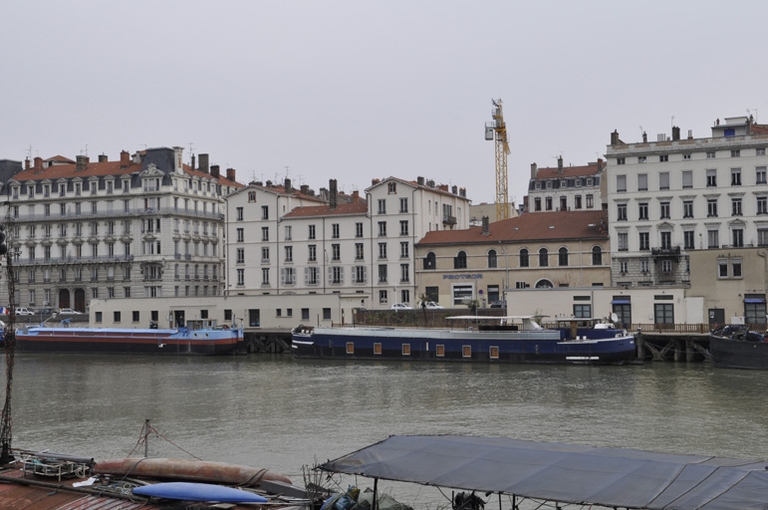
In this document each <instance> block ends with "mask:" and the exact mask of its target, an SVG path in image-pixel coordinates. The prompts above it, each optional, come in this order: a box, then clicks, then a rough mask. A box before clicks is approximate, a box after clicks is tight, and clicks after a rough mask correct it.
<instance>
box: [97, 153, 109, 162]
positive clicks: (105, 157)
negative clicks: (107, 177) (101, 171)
mask: <svg viewBox="0 0 768 510" xmlns="http://www.w3.org/2000/svg"><path fill="white" fill-rule="evenodd" d="M107 161H109V158H108V157H107V155H106V154H99V163H106V162H107Z"/></svg>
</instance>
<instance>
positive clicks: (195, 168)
mask: <svg viewBox="0 0 768 510" xmlns="http://www.w3.org/2000/svg"><path fill="white" fill-rule="evenodd" d="M191 166H192V170H197V167H195V155H194V154H192V165H191Z"/></svg>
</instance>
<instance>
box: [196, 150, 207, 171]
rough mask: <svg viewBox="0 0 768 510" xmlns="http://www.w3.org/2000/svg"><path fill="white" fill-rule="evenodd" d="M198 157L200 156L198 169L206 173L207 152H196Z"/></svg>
mask: <svg viewBox="0 0 768 510" xmlns="http://www.w3.org/2000/svg"><path fill="white" fill-rule="evenodd" d="M198 157H199V158H200V168H199V170H200V171H201V172H203V173H206V174H207V173H208V154H198Z"/></svg>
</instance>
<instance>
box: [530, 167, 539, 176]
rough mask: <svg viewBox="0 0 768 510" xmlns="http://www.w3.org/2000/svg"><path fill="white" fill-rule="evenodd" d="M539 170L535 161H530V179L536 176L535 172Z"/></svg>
mask: <svg viewBox="0 0 768 510" xmlns="http://www.w3.org/2000/svg"><path fill="white" fill-rule="evenodd" d="M538 171H539V166H538V165H537V164H536V163H531V179H535V178H536V172H538Z"/></svg>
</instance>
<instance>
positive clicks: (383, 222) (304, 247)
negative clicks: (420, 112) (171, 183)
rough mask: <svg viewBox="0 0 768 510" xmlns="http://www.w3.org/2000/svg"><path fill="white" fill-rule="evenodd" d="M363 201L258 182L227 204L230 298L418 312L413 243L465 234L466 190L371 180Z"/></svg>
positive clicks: (333, 188)
mask: <svg viewBox="0 0 768 510" xmlns="http://www.w3.org/2000/svg"><path fill="white" fill-rule="evenodd" d="M286 182H287V181H286ZM365 197H366V199H365V200H363V199H362V197H360V195H359V194H358V193H357V192H354V193H352V194H351V195H349V194H344V193H340V192H339V191H338V190H337V184H336V181H335V180H331V181H330V183H329V189H328V190H326V191H325V192H323V193H321V194H319V195H314V193H313V192H311V191H310V190H309V189H307V188H306V187H302V189H300V190H296V189H293V188H291V187H290V184H289V183H287V184H285V185H283V186H278V185H273V184H271V183H268V185H267V186H263V185H261V184H256V183H254V184H252V185H249V186H248V187H246V188H245V189H243V190H241V191H239V192H237V193H234V194H233V195H231V196H230V197H228V199H227V217H228V218H229V220H228V224H227V259H228V276H227V280H228V281H227V291H228V295H234V296H237V295H265V294H273V295H284V294H319V295H322V294H339V295H341V296H342V297H344V298H345V299H352V300H353V301H354V302H355V303H356V306H361V307H366V308H374V309H375V308H389V307H390V306H391V305H392V304H393V303H398V302H404V303H410V304H414V303H415V282H414V258H413V257H414V255H413V246H414V243H415V242H417V241H418V240H419V239H420V238H421V237H423V235H424V234H426V232H428V231H430V230H442V229H453V228H466V227H467V226H468V225H469V200H468V199H467V198H466V192H465V190H464V189H461V190H459V189H458V188H457V187H454V189H452V190H449V188H448V186H445V185H442V186H440V185H435V184H434V182H432V181H427V180H425V179H423V178H419V179H418V180H417V181H415V182H414V181H405V180H402V179H397V178H394V177H389V178H387V179H383V180H380V179H374V180H373V181H372V184H371V186H370V187H369V188H367V189H366V190H365Z"/></svg>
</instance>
